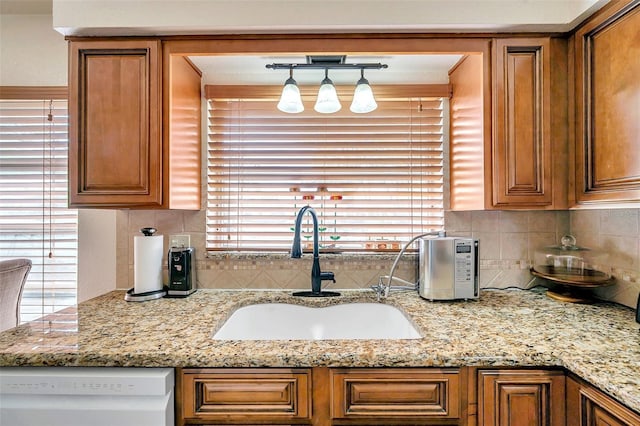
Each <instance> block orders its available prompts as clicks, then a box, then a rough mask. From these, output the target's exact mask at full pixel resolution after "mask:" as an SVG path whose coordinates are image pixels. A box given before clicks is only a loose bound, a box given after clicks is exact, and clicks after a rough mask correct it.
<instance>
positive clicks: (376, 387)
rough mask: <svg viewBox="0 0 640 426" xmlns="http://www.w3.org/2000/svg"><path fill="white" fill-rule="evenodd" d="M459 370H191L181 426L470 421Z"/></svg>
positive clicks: (180, 389)
mask: <svg viewBox="0 0 640 426" xmlns="http://www.w3.org/2000/svg"><path fill="white" fill-rule="evenodd" d="M466 382H467V373H466V369H459V368H450V369H449V368H448V369H438V368H325V367H315V368H240V369H236V368H204V369H192V368H184V369H178V371H177V383H176V401H177V402H176V418H177V422H176V423H177V425H179V426H182V425H204V424H206V425H228V424H244V425H248V424H251V425H257V424H269V425H299V424H309V425H316V426H321V425H466V424H467V423H466V420H463V418H464V416H465V415H466V413H465V407H466V405H467V404H466V393H465V392H464V390H465V389H466Z"/></svg>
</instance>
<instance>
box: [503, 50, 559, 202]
mask: <svg viewBox="0 0 640 426" xmlns="http://www.w3.org/2000/svg"><path fill="white" fill-rule="evenodd" d="M492 64H493V70H494V74H493V75H494V84H493V89H494V92H493V99H494V106H493V108H494V114H493V147H492V151H493V152H492V155H493V164H492V168H493V205H494V206H506V207H509V206H545V205H551V204H552V201H553V199H552V188H551V186H552V183H553V182H552V164H551V136H550V134H551V133H550V132H551V129H550V126H551V117H550V104H551V92H550V40H549V39H546V38H540V39H497V40H495V43H494V50H493V61H492Z"/></svg>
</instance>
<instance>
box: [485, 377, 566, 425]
mask: <svg viewBox="0 0 640 426" xmlns="http://www.w3.org/2000/svg"><path fill="white" fill-rule="evenodd" d="M565 417H566V416H565V373H564V371H562V370H557V371H556V370H523V369H513V370H511V369H510V370H478V425H482V426H537V425H545V426H564V424H565Z"/></svg>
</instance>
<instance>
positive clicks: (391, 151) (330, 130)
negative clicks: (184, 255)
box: [207, 98, 445, 251]
mask: <svg viewBox="0 0 640 426" xmlns="http://www.w3.org/2000/svg"><path fill="white" fill-rule="evenodd" d="M377 101H378V105H379V108H378V109H377V110H376V111H374V112H373V113H369V114H366V115H360V114H353V113H350V112H349V111H348V109H346V110H345V109H343V110H342V111H340V112H339V113H338V114H332V115H331V116H326V115H322V114H317V113H315V112H313V110H306V111H305V112H304V113H301V114H295V115H291V114H284V113H281V112H279V111H278V110H277V109H276V108H275V105H274V102H272V101H269V102H265V101H259V100H248V101H245V100H242V99H238V100H225V101H219V102H218V101H216V100H210V101H209V120H208V125H209V143H208V166H207V174H208V190H207V197H208V206H207V248H208V249H210V250H234V251H254V250H274V251H288V250H289V249H290V245H291V241H292V238H293V230H292V228H293V225H294V221H295V214H296V212H297V211H298V210H299V209H300V208H301V207H302V206H304V205H307V204H309V205H311V206H312V207H314V209H315V210H316V213H317V214H318V218H319V222H320V224H319V227H320V240H321V243H320V246H321V248H322V249H323V250H331V251H371V250H374V251H376V250H383V251H384V250H388V249H391V248H393V249H396V250H397V249H398V248H399V247H398V243H397V242H398V241H403V240H404V241H406V240H408V239H409V238H410V237H412V236H413V235H415V234H416V233H421V232H426V231H427V230H438V229H442V226H443V181H444V176H443V168H444V164H443V163H444V157H443V144H444V133H443V132H444V130H445V129H444V127H443V126H444V114H445V110H444V107H443V105H444V102H443V99H429V100H424V101H420V100H416V99H398V98H394V99H393V100H386V99H377ZM332 196H333V197H334V199H332V198H331V197H332ZM336 196H338V197H337V198H338V199H335V197H336ZM308 219H309V218H305V225H304V226H303V228H304V229H307V228H309V226H310V225H309V224H308ZM303 237H304V238H303V240H304V241H306V240H307V239H308V237H309V234H306V236H305V235H303ZM385 241H386V242H391V241H395V242H396V243H395V244H392V245H391V246H389V247H387V244H386V243H384V242H385Z"/></svg>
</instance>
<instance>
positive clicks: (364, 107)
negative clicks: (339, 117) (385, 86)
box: [350, 77, 378, 114]
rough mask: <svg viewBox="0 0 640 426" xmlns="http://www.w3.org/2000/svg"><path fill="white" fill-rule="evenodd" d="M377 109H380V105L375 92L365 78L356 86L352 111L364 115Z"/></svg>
mask: <svg viewBox="0 0 640 426" xmlns="http://www.w3.org/2000/svg"><path fill="white" fill-rule="evenodd" d="M376 108H378V104H377V103H376V100H375V99H374V97H373V90H371V86H369V82H368V81H367V79H366V78H364V77H363V78H361V79H360V80H358V84H357V85H356V90H355V91H354V93H353V101H352V102H351V108H350V110H351V112H355V113H359V114H363V113H367V112H371V111H374V110H375V109H376Z"/></svg>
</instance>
